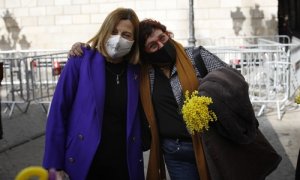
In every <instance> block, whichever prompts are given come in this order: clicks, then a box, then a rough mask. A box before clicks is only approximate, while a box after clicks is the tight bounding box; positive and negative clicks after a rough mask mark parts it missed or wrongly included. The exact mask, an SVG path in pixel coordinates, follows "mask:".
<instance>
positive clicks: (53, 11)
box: [46, 6, 64, 15]
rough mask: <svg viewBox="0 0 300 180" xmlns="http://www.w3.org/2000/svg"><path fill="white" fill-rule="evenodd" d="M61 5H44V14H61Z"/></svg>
mask: <svg viewBox="0 0 300 180" xmlns="http://www.w3.org/2000/svg"><path fill="white" fill-rule="evenodd" d="M63 10H64V9H63V7H61V6H57V7H56V6H49V7H46V15H62V14H63V12H64V11H63Z"/></svg>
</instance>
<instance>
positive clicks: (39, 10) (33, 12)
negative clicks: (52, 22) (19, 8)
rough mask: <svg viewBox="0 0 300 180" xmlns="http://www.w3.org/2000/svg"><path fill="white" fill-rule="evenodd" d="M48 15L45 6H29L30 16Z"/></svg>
mask: <svg viewBox="0 0 300 180" xmlns="http://www.w3.org/2000/svg"><path fill="white" fill-rule="evenodd" d="M45 15H46V8H45V7H33V8H29V16H36V17H39V16H45Z"/></svg>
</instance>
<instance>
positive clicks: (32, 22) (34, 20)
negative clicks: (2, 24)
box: [20, 16, 37, 27]
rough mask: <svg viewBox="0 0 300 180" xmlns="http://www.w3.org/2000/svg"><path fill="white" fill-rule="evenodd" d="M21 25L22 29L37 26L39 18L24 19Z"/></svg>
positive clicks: (28, 17) (29, 17)
mask: <svg viewBox="0 0 300 180" xmlns="http://www.w3.org/2000/svg"><path fill="white" fill-rule="evenodd" d="M20 25H21V26H22V27H24V26H36V25H37V17H35V16H34V17H33V16H27V17H22V18H21V21H20Z"/></svg>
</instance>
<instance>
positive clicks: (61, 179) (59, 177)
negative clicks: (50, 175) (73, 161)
mask: <svg viewBox="0 0 300 180" xmlns="http://www.w3.org/2000/svg"><path fill="white" fill-rule="evenodd" d="M68 179H70V178H69V176H68V174H67V173H65V172H64V171H57V172H56V180H68Z"/></svg>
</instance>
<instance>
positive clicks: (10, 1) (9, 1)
mask: <svg viewBox="0 0 300 180" xmlns="http://www.w3.org/2000/svg"><path fill="white" fill-rule="evenodd" d="M2 1H3V0H2ZM20 6H21V1H20V0H5V8H6V9H7V8H14V7H20Z"/></svg>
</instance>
